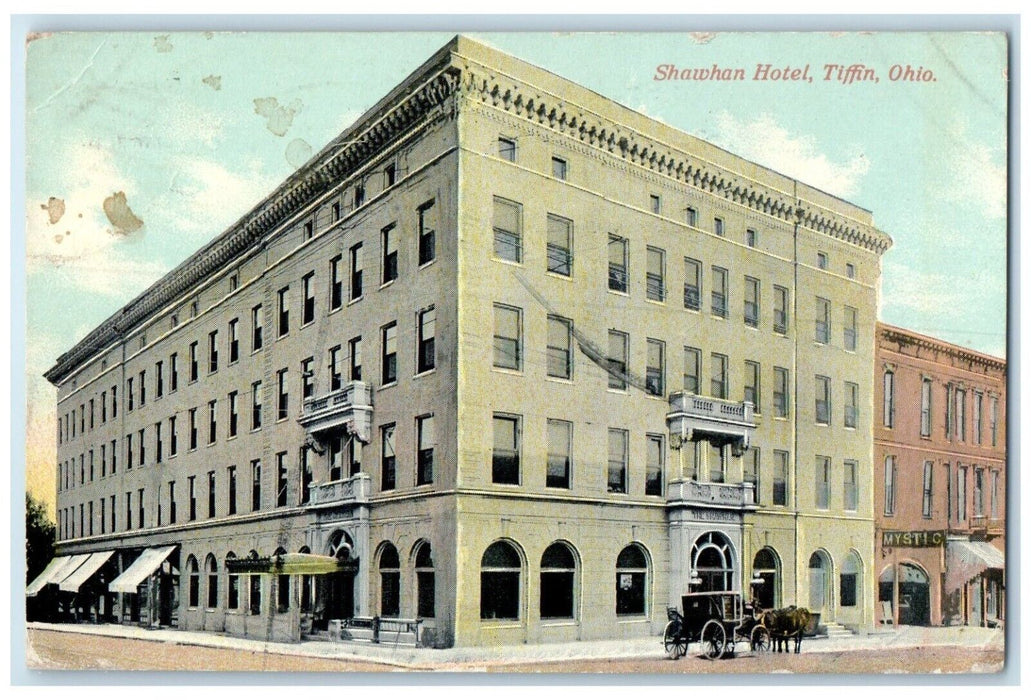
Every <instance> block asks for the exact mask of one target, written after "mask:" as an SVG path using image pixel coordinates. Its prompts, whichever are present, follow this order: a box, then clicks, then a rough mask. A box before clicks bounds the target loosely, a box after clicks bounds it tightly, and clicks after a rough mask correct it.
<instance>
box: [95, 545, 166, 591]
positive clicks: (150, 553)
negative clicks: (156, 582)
mask: <svg viewBox="0 0 1031 700" xmlns="http://www.w3.org/2000/svg"><path fill="white" fill-rule="evenodd" d="M177 546H178V545H174V544H171V545H168V546H167V547H151V548H150V549H145V550H143V554H141V555H140V556H139V557H137V558H136V561H134V562H133V563H132V564H130V565H129V568H128V569H126V570H125V571H123V572H122V573H121V575H120V576H119V577H118V578H116V579H115V580H114V581H112V582H111V583H109V584H107V590H109V591H110V592H112V593H135V592H136V589H137V587H138V586H139V585H140V584H141V583H143V580H144V579H145V578H147V577H148V576H150V575H151V574H152V573H154V572H155V571H156V570H157V568H158V567H159V566H161V563H162V562H164V561H165V559H168V557H169V556H170V555H171V554H172V551H173V550H175V548H176V547H177Z"/></svg>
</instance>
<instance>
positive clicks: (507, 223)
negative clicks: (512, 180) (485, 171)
mask: <svg viewBox="0 0 1031 700" xmlns="http://www.w3.org/2000/svg"><path fill="white" fill-rule="evenodd" d="M522 215H523V212H522V205H521V204H517V203H516V202H510V201H508V200H507V199H501V198H500V197H495V198H494V255H495V257H497V258H500V259H501V260H508V261H510V262H516V263H517V262H521V261H522V259H523V224H522Z"/></svg>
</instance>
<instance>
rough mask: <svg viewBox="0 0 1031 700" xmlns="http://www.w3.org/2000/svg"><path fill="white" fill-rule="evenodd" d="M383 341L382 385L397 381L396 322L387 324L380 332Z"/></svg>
mask: <svg viewBox="0 0 1031 700" xmlns="http://www.w3.org/2000/svg"><path fill="white" fill-rule="evenodd" d="M381 335H382V339H383V355H382V363H381V364H382V369H383V372H382V375H383V383H384V384H391V383H393V382H396V381H397V322H391V323H388V324H387V325H385V326H384V327H383V330H382V332H381Z"/></svg>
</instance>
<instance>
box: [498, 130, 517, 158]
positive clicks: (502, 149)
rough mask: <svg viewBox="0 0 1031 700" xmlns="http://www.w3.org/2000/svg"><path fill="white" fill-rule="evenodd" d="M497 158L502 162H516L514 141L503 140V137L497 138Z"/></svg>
mask: <svg viewBox="0 0 1031 700" xmlns="http://www.w3.org/2000/svg"><path fill="white" fill-rule="evenodd" d="M498 156H499V157H500V158H502V159H503V160H507V161H511V162H513V163H515V160H516V142H515V139H510V138H505V137H504V136H499V137H498Z"/></svg>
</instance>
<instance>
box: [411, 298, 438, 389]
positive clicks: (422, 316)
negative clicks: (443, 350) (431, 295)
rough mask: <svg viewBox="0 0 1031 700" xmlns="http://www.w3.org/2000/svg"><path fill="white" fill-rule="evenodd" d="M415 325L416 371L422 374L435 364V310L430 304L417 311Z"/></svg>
mask: <svg viewBox="0 0 1031 700" xmlns="http://www.w3.org/2000/svg"><path fill="white" fill-rule="evenodd" d="M417 326H418V329H417V331H418V338H417V340H416V342H417V347H416V351H415V354H416V360H415V361H416V372H417V373H418V374H422V373H423V372H429V371H430V370H431V369H433V368H434V367H436V366H437V351H436V333H437V312H436V310H435V309H434V308H433V307H432V306H431V307H430V308H428V309H424V310H422V311H420V312H419V317H418V319H417Z"/></svg>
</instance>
